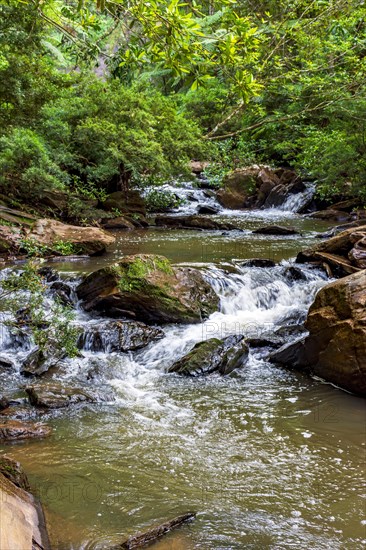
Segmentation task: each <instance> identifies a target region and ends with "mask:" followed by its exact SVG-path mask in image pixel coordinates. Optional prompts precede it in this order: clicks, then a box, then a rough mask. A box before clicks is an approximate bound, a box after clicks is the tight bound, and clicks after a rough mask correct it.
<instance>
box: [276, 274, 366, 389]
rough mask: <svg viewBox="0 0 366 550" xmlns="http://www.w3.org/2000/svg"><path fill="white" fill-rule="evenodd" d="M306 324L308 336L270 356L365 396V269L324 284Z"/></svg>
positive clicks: (311, 308) (279, 361)
mask: <svg viewBox="0 0 366 550" xmlns="http://www.w3.org/2000/svg"><path fill="white" fill-rule="evenodd" d="M305 327H306V329H307V330H308V331H309V335H308V336H307V337H306V338H303V339H300V340H298V341H296V342H295V343H292V344H290V345H289V346H284V347H283V348H281V349H280V350H277V351H276V352H275V353H274V354H272V356H271V357H270V359H271V360H272V361H274V362H277V363H281V364H286V365H290V366H291V365H292V366H293V367H296V368H301V369H306V370H311V371H312V372H313V373H314V374H316V375H317V376H320V377H322V378H324V379H325V380H328V381H329V382H332V383H334V384H336V385H338V386H340V387H341V388H344V389H346V390H348V391H350V392H353V393H356V394H359V395H366V272H365V271H359V272H358V273H355V274H353V275H350V276H348V277H345V278H343V279H340V280H338V281H335V282H333V283H330V284H328V285H327V286H325V287H323V288H322V289H321V290H320V291H319V292H318V294H317V296H316V298H315V301H314V303H313V304H312V306H311V307H310V310H309V313H308V317H307V320H306V323H305Z"/></svg>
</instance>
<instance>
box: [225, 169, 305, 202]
mask: <svg viewBox="0 0 366 550" xmlns="http://www.w3.org/2000/svg"><path fill="white" fill-rule="evenodd" d="M304 189H305V186H304V184H303V183H302V181H301V179H300V177H299V176H298V175H297V174H296V173H295V172H293V171H292V170H288V169H285V168H275V169H274V168H270V167H269V166H258V165H253V166H249V167H246V168H238V169H236V170H233V171H232V172H230V173H229V174H228V175H227V176H226V178H225V180H224V186H223V189H220V190H219V191H218V192H217V200H218V201H219V203H220V204H221V205H222V206H224V207H225V208H232V209H235V210H236V209H242V208H260V207H264V208H272V207H278V206H281V205H282V204H283V203H284V202H285V201H286V199H287V197H288V196H289V194H293V193H300V192H302V191H303V190H304Z"/></svg>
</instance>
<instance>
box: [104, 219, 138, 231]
mask: <svg viewBox="0 0 366 550" xmlns="http://www.w3.org/2000/svg"><path fill="white" fill-rule="evenodd" d="M102 225H103V227H104V229H135V226H134V224H133V223H132V222H130V221H129V220H127V219H126V218H124V217H123V216H118V217H117V218H112V219H106V220H102Z"/></svg>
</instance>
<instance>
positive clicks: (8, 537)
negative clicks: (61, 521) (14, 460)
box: [0, 474, 50, 550]
mask: <svg viewBox="0 0 366 550" xmlns="http://www.w3.org/2000/svg"><path fill="white" fill-rule="evenodd" d="M0 501H1V506H0V526H1V528H0V548H3V549H4V550H5V549H6V550H10V549H11V550H39V549H42V550H49V549H50V542H49V537H48V534H47V529H46V522H45V517H44V513H43V510H42V506H41V504H40V503H39V501H38V500H37V499H35V498H34V496H33V495H31V494H30V493H29V492H28V491H25V490H24V489H23V488H21V487H18V486H17V485H15V484H14V483H12V482H11V481H10V480H9V479H8V478H7V477H5V476H4V475H2V474H0Z"/></svg>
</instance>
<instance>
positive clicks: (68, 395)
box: [25, 383, 98, 409]
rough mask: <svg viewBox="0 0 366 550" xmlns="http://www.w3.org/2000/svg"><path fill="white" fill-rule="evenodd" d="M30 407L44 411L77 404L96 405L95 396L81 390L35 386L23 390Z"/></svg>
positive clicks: (55, 384) (47, 385)
mask: <svg viewBox="0 0 366 550" xmlns="http://www.w3.org/2000/svg"><path fill="white" fill-rule="evenodd" d="M25 391H26V393H27V394H28V398H29V402H30V403H31V405H33V406H35V407H40V408H46V409H61V408H64V407H69V406H70V405H77V404H79V403H96V402H97V400H98V399H97V396H96V395H94V394H92V393H90V392H89V391H86V390H84V389H83V388H74V387H67V386H63V385H61V384H57V383H53V384H51V383H50V384H37V385H32V386H27V387H26V388H25Z"/></svg>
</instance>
